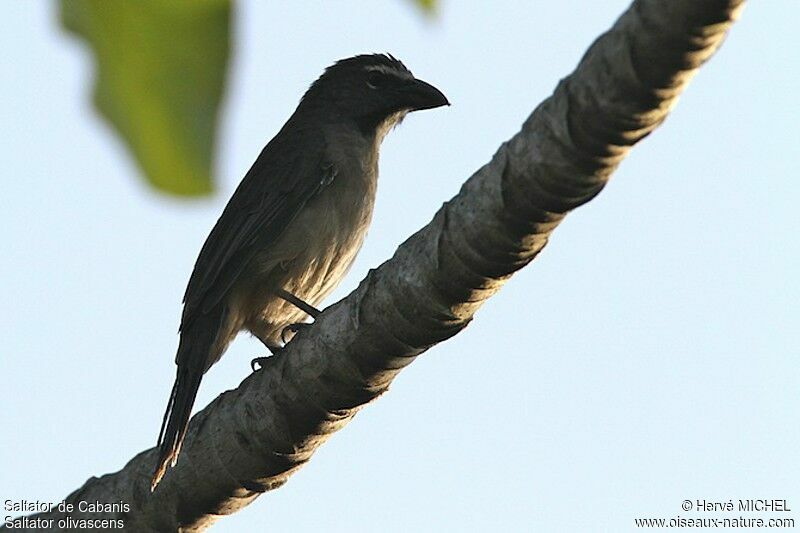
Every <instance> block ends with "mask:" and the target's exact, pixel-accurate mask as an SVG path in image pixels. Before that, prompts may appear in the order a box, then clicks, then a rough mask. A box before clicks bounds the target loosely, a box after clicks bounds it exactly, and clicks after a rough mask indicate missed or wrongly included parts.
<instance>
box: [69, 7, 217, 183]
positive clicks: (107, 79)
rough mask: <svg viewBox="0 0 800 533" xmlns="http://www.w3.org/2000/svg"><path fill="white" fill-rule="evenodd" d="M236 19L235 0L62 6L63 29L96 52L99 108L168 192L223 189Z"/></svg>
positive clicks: (146, 170)
mask: <svg viewBox="0 0 800 533" xmlns="http://www.w3.org/2000/svg"><path fill="white" fill-rule="evenodd" d="M230 15H231V4H230V1H229V0H114V1H106V0H62V1H61V23H62V24H63V25H64V27H65V28H66V29H67V30H69V31H71V32H73V33H74V34H76V35H77V36H79V37H81V38H82V39H84V40H85V41H86V42H87V43H88V45H89V47H90V48H91V50H92V52H93V54H94V59H95V64H96V70H97V72H96V78H95V80H96V81H95V87H94V96H93V98H94V103H95V105H96V106H97V108H98V109H99V110H100V113H101V114H102V115H103V116H104V117H105V118H106V119H108V121H109V122H110V123H111V124H112V125H113V127H114V128H115V129H116V131H117V133H119V135H120V136H121V137H122V138H123V140H124V142H125V144H126V145H127V147H128V148H129V149H130V151H131V152H132V154H133V156H134V157H135V159H136V161H137V162H138V164H139V165H140V167H141V168H142V170H143V171H144V174H145V176H146V177H147V179H148V181H150V183H151V184H153V185H154V186H155V187H156V188H158V189H160V190H162V191H166V192H169V193H172V194H176V195H205V194H209V193H210V192H211V191H212V190H213V189H214V184H213V182H212V178H211V167H212V161H213V157H212V156H213V153H214V139H215V132H216V125H217V115H218V112H219V105H220V100H221V98H222V93H223V88H224V85H225V74H226V70H227V63H228V56H229V51H230V19H231V16H230Z"/></svg>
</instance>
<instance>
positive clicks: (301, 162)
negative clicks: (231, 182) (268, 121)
mask: <svg viewBox="0 0 800 533" xmlns="http://www.w3.org/2000/svg"><path fill="white" fill-rule="evenodd" d="M298 146H302V147H303V150H298ZM323 154H324V142H323V140H322V136H321V135H320V134H319V132H309V131H305V132H302V131H301V132H295V135H287V134H285V133H284V132H281V134H279V135H278V136H276V137H275V138H274V139H273V140H272V141H270V143H269V144H267V146H266V147H264V149H263V150H262V151H261V154H260V155H259V156H258V159H256V162H255V163H254V164H253V166H252V168H251V169H250V170H249V171H248V172H247V175H246V176H245V177H244V179H243V180H242V182H241V183H240V184H239V187H238V188H237V189H236V192H235V193H234V194H233V196H232V197H231V199H230V201H229V202H228V205H227V206H226V207H225V210H224V211H223V212H222V215H221V216H220V218H219V220H218V221H217V223H216V225H215V226H214V229H212V230H211V233H210V234H209V236H208V238H207V239H206V242H205V244H204V245H203V248H202V250H201V251H200V255H199V257H198V258H197V263H196V264H195V267H194V270H193V272H192V275H191V278H190V279H189V285H188V286H187V288H186V294H185V295H184V298H183V300H184V305H185V307H184V313H183V320H182V324H181V328H182V329H183V328H184V327H185V326H186V325H187V324H188V323H189V322H190V321H191V320H192V319H193V318H194V317H195V316H196V315H197V313H201V312H202V313H207V312H209V311H210V310H211V309H212V308H214V307H215V306H216V305H217V304H219V303H220V302H221V301H222V300H223V299H224V297H225V296H226V295H227V294H228V292H229V291H230V289H231V287H232V286H233V284H234V283H235V282H236V280H237V278H238V277H239V275H240V274H241V273H242V271H243V270H244V268H245V266H246V265H247V263H248V262H249V261H250V260H251V259H252V258H253V256H254V255H255V254H256V252H258V251H259V250H263V249H265V248H269V246H270V245H271V244H273V243H275V241H276V240H277V239H278V237H280V235H281V234H282V233H283V231H284V230H285V229H286V227H287V226H288V225H289V223H290V222H291V221H292V219H294V217H295V216H296V215H297V214H298V213H299V212H300V210H301V209H302V208H303V206H304V205H305V204H306V202H308V200H310V199H311V198H312V197H314V195H316V194H317V193H318V192H319V191H320V190H321V189H322V188H323V187H325V186H326V185H327V184H329V183H330V182H331V181H332V180H333V178H334V176H335V174H336V169H335V168H334V167H333V165H331V164H329V163H327V162H326V160H325V159H324V156H323Z"/></svg>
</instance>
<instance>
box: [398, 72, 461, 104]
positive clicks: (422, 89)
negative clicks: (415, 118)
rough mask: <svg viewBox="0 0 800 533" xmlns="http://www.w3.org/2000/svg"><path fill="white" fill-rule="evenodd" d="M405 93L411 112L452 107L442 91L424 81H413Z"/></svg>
mask: <svg viewBox="0 0 800 533" xmlns="http://www.w3.org/2000/svg"><path fill="white" fill-rule="evenodd" d="M403 92H405V98H406V102H407V103H408V105H409V106H410V108H411V111H419V110H421V109H433V108H434V107H441V106H443V105H450V102H448V101H447V97H446V96H445V95H444V94H442V91H440V90H439V89H437V88H436V87H434V86H433V85H431V84H430V83H428V82H425V81H422V80H417V79H415V80H413V81H411V83H410V84H409V85H408V86H406V87H405V90H404V91H403Z"/></svg>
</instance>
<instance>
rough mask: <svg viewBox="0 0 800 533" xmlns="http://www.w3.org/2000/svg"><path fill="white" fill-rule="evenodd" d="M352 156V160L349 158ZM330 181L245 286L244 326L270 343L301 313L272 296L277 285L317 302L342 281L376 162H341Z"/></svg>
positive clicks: (365, 221) (360, 235) (367, 207)
mask: <svg viewBox="0 0 800 533" xmlns="http://www.w3.org/2000/svg"><path fill="white" fill-rule="evenodd" d="M350 160H351V161H353V159H350ZM341 167H343V168H339V167H337V168H339V170H338V172H337V174H336V176H335V177H334V179H333V181H332V182H331V183H330V184H329V185H327V186H326V187H325V188H324V189H323V190H322V191H320V193H319V194H318V195H317V196H315V197H314V198H312V199H311V200H310V201H309V202H308V203H307V204H306V206H305V207H304V208H303V209H302V210H301V212H300V213H299V214H298V215H297V217H296V218H295V219H294V220H293V221H292V223H291V224H290V225H289V227H287V228H286V230H285V231H284V233H283V235H281V237H280V238H279V239H278V241H277V242H276V243H275V244H274V245H273V246H271V247H270V249H268V250H264V251H263V252H262V253H260V254H258V255H257V257H256V258H255V261H254V265H253V266H254V267H255V269H257V270H258V271H259V275H258V276H257V277H258V278H259V279H260V280H261V281H260V283H258V284H257V286H250V287H243V291H238V292H239V299H240V301H242V303H243V304H244V308H245V309H244V311H245V313H244V314H245V315H246V316H245V321H244V325H245V327H246V328H247V329H249V330H250V331H251V332H252V333H253V334H255V335H256V336H258V337H259V338H261V339H262V340H265V341H268V342H276V341H277V340H278V337H279V336H280V331H281V329H283V327H284V326H286V325H288V324H290V323H294V322H299V321H303V320H305V319H306V318H307V317H306V315H305V313H303V312H302V311H300V310H299V309H297V308H296V307H294V306H293V305H291V304H289V303H287V302H285V301H283V300H282V299H280V298H277V297H276V296H274V294H273V292H272V290H271V289H274V288H275V287H281V288H283V289H284V290H286V291H288V292H290V293H292V294H294V295H295V296H297V297H299V298H301V299H302V300H304V301H306V302H308V303H310V304H311V305H315V306H317V305H318V304H319V303H320V302H321V301H322V300H323V299H324V298H325V297H326V296H327V295H328V294H329V293H330V292H331V291H332V290H333V289H334V288H335V287H336V286H337V285H338V284H339V282H340V281H341V280H342V278H343V277H344V276H345V274H346V273H347V271H348V270H349V268H350V266H351V265H352V264H353V260H354V259H355V257H356V254H357V253H358V251H359V249H360V248H361V245H362V244H363V242H364V237H365V236H366V233H367V229H368V227H369V223H370V220H371V218H372V208H373V205H374V201H375V189H376V184H377V161H370V160H364V159H361V160H360V161H359V165H358V166H357V167H355V168H352V167H348V166H347V164H346V163H345V164H341Z"/></svg>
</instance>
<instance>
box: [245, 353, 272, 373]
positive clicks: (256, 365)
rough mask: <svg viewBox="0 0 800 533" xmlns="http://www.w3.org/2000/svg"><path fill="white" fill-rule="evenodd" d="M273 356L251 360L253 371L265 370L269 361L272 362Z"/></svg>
mask: <svg viewBox="0 0 800 533" xmlns="http://www.w3.org/2000/svg"><path fill="white" fill-rule="evenodd" d="M271 359H272V357H269V356H267V357H256V358H255V359H253V360H252V361H250V368H252V369H253V372H258V371H259V370H263V369H264V368H265V367H266V366H267V363H268V362H270V360H271Z"/></svg>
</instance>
